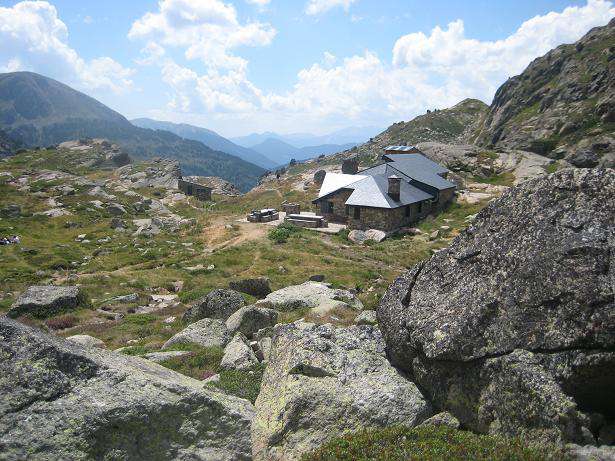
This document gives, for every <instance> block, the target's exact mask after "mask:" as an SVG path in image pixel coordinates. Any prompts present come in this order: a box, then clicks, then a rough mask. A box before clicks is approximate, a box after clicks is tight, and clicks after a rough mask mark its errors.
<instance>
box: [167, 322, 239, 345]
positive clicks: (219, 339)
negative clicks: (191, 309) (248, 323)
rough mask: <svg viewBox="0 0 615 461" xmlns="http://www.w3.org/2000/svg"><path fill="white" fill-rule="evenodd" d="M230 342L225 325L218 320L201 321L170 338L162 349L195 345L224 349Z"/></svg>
mask: <svg viewBox="0 0 615 461" xmlns="http://www.w3.org/2000/svg"><path fill="white" fill-rule="evenodd" d="M230 340H231V335H230V333H229V331H228V329H227V328H226V325H225V324H224V322H223V321H222V320H219V319H202V320H199V321H198V322H195V323H193V324H191V325H188V326H187V327H186V328H184V329H183V330H182V331H180V332H179V333H177V334H175V335H174V336H172V337H171V338H170V339H169V340H168V341H167V342H166V343H164V344H163V346H162V349H163V350H164V349H169V348H170V347H171V346H173V345H175V344H196V345H197V346H202V347H224V346H226V345H227V344H228V342H229V341H230Z"/></svg>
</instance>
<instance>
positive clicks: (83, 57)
mask: <svg viewBox="0 0 615 461" xmlns="http://www.w3.org/2000/svg"><path fill="white" fill-rule="evenodd" d="M613 16H615V7H614V5H613V4H612V3H611V2H610V1H607V0H584V1H561V0H497V1H493V0H491V1H484V0H477V1H464V2H461V1H458V0H432V1H431V2H421V1H414V0H405V1H402V0H379V1H376V0H226V1H225V0H161V1H144V0H143V1H139V0H131V1H126V0H124V1H119V0H107V1H105V2H94V1H75V0H56V1H49V2H43V1H40V2H17V1H6V0H0V70H1V71H3V72H6V71H14V70H31V71H35V72H40V73H42V74H44V75H48V76H50V77H53V78H56V79H58V80H60V81H62V82H65V83H67V84H69V85H71V86H73V87H75V88H77V89H79V90H81V91H84V92H85V93H87V94H90V95H91V96H93V97H96V98H97V99H99V100H101V101H102V102H103V103H105V104H107V105H109V106H110V107H112V108H113V109H115V110H118V111H119V112H121V113H122V114H124V115H126V116H127V117H129V118H134V117H141V116H148V117H152V118H158V119H164V120H172V121H178V122H179V121H183V122H188V123H193V124H196V125H200V126H205V127H207V128H210V129H214V130H216V131H218V132H220V133H221V134H223V135H226V136H238V135H243V134H247V133H250V132H253V131H265V130H270V131H278V132H282V133H288V132H297V131H302V132H305V131H310V132H314V133H316V134H323V133H326V132H329V131H332V130H335V129H339V128H344V127H347V126H368V125H369V126H373V125H375V126H381V127H386V126H388V125H389V124H390V123H392V122H394V121H399V120H408V119H410V118H412V117H413V116H415V115H418V114H421V113H424V112H425V110H426V109H433V108H443V107H447V106H450V105H453V104H455V103H456V102H459V101H460V100H462V99H463V98H465V97H476V98H479V99H482V100H484V101H485V102H487V103H489V102H490V101H491V98H492V97H493V94H494V92H495V90H496V89H497V87H498V86H499V85H500V84H501V83H503V82H504V81H505V80H506V78H507V77H509V76H512V75H515V74H517V73H519V72H521V71H522V70H523V68H524V67H525V66H526V65H527V64H529V62H530V61H531V60H532V59H534V58H535V57H537V56H540V55H542V54H544V53H545V52H546V51H548V50H549V49H551V48H553V47H554V46H557V45H559V44H561V43H569V42H573V41H575V40H577V39H578V38H580V37H581V36H582V35H583V34H584V33H585V32H587V30H589V29H590V28H591V27H594V26H597V25H603V24H606V23H607V22H608V20H609V19H610V18H612V17H613Z"/></svg>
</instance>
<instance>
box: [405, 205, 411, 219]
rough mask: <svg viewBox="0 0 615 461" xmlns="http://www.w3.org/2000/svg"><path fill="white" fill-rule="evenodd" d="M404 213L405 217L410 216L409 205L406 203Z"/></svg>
mask: <svg viewBox="0 0 615 461" xmlns="http://www.w3.org/2000/svg"><path fill="white" fill-rule="evenodd" d="M405 215H406V218H409V217H410V205H406V210H405Z"/></svg>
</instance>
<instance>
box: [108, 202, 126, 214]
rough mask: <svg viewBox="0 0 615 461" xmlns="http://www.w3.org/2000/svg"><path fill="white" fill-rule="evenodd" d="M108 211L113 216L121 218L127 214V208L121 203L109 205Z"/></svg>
mask: <svg viewBox="0 0 615 461" xmlns="http://www.w3.org/2000/svg"><path fill="white" fill-rule="evenodd" d="M107 211H108V212H109V213H110V214H111V215H113V216H121V215H125V214H126V208H124V206H123V205H120V204H119V203H110V204H109V205H107Z"/></svg>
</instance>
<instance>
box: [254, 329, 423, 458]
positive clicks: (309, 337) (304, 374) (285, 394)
mask: <svg viewBox="0 0 615 461" xmlns="http://www.w3.org/2000/svg"><path fill="white" fill-rule="evenodd" d="M256 412H257V415H256V418H255V419H254V423H253V425H252V440H253V446H254V452H253V454H254V459H255V460H294V459H299V458H300V457H301V455H302V454H303V453H305V452H307V451H310V450H313V449H315V448H316V447H318V446H320V445H321V444H323V443H324V442H326V441H327V440H329V439H330V438H332V437H336V436H339V435H340V434H342V433H343V432H345V431H356V430H358V429H362V428H366V427H384V426H389V425H399V424H401V425H407V426H414V425H416V424H419V423H421V422H422V421H423V420H425V419H426V418H428V417H429V416H431V414H432V413H431V407H430V405H429V404H428V403H427V402H426V401H425V399H424V398H423V396H422V395H421V393H420V391H419V390H418V389H417V387H416V386H415V385H414V384H413V383H412V382H410V381H408V380H406V379H405V377H404V376H402V375H401V374H400V373H399V372H398V371H397V370H396V369H395V368H393V367H392V366H391V365H390V364H389V362H388V361H387V359H386V357H385V355H384V342H383V340H382V336H381V334H380V332H379V330H378V329H377V328H375V327H371V326H353V327H349V328H333V327H332V326H331V325H320V326H317V325H314V324H311V323H303V322H297V323H295V324H290V325H280V326H277V327H276V332H275V334H274V337H273V344H272V348H271V353H270V356H269V363H268V365H267V368H266V370H265V374H264V376H263V383H262V387H261V392H260V394H259V396H258V398H257V400H256Z"/></svg>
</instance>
